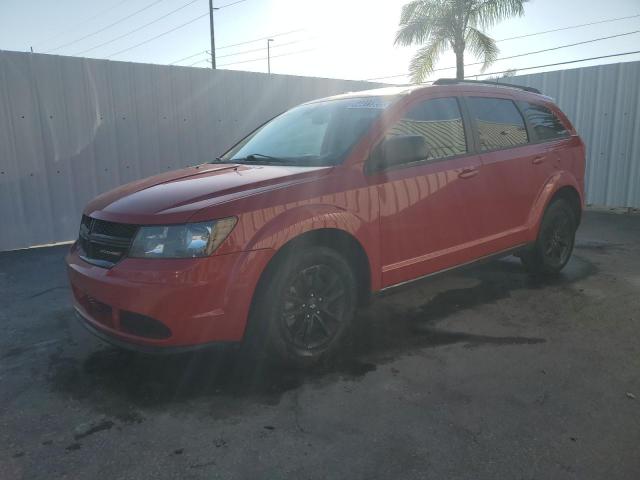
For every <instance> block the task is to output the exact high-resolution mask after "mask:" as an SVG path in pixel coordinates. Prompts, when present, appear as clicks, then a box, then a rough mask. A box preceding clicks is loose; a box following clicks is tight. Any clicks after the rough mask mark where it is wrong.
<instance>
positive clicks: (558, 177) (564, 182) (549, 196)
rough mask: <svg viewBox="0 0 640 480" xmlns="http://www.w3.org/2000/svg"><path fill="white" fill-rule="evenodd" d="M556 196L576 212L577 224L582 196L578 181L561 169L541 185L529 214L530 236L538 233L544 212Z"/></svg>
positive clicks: (580, 213)
mask: <svg viewBox="0 0 640 480" xmlns="http://www.w3.org/2000/svg"><path fill="white" fill-rule="evenodd" d="M558 198H563V199H565V200H567V201H568V202H569V203H570V205H571V208H572V209H573V211H574V213H575V214H576V222H577V224H578V225H579V224H580V220H581V219H582V205H583V197H582V193H581V189H580V185H579V183H578V181H577V180H576V179H575V177H574V176H573V175H571V174H570V173H569V172H566V171H562V172H558V173H556V174H555V175H553V176H552V177H551V178H550V179H549V181H547V183H546V184H545V185H544V187H542V190H541V192H540V194H539V195H538V199H537V200H536V202H535V204H534V206H533V208H532V209H531V212H530V216H529V226H530V232H531V237H532V238H535V237H536V236H537V234H538V228H539V227H540V223H541V222H542V217H543V216H544V212H545V211H546V210H547V208H548V206H549V205H551V202H553V201H554V200H556V199H558Z"/></svg>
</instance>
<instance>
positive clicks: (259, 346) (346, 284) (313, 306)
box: [245, 246, 357, 368]
mask: <svg viewBox="0 0 640 480" xmlns="http://www.w3.org/2000/svg"><path fill="white" fill-rule="evenodd" d="M265 275H266V278H264V279H263V280H262V281H261V282H260V285H259V290H258V292H257V293H256V295H257V296H256V299H255V301H254V304H253V307H252V310H251V315H250V319H249V328H248V331H247V335H246V338H245V344H246V347H247V348H249V349H250V350H251V352H249V353H250V354H251V355H252V356H254V357H255V356H256V354H258V356H261V357H263V358H264V357H266V358H264V359H270V360H276V361H277V362H279V363H285V364H287V365H290V366H295V367H302V368H306V367H311V366H313V365H316V364H318V363H320V362H322V361H324V360H326V359H328V358H330V357H331V356H332V355H333V354H334V353H335V351H336V350H337V349H338V348H339V346H340V344H341V342H342V340H343V339H344V337H345V336H346V335H347V332H348V331H349V329H350V327H351V325H352V324H353V318H354V316H355V312H356V306H357V283H356V277H355V274H354V272H353V270H352V268H351V266H350V265H349V263H348V262H347V261H346V260H345V259H344V258H343V257H342V256H341V255H340V254H338V253H337V252H335V251H334V250H332V249H330V248H326V247H321V246H310V247H303V248H299V249H291V250H290V251H289V252H287V253H286V254H284V256H283V257H281V258H277V259H275V260H274V264H273V265H271V266H270V267H269V270H268V271H267V272H266V274H265ZM260 354H262V355H260Z"/></svg>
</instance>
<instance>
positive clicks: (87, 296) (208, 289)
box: [66, 245, 272, 352]
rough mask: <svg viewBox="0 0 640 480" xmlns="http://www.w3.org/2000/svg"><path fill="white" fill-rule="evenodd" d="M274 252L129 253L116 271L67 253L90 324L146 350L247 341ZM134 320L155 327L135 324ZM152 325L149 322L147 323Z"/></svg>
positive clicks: (77, 300) (113, 339)
mask: <svg viewBox="0 0 640 480" xmlns="http://www.w3.org/2000/svg"><path fill="white" fill-rule="evenodd" d="M271 255H272V251H271V250H255V251H251V252H238V253H232V254H227V255H217V256H211V257H206V258H193V259H192V258H189V259H133V258H126V259H124V260H122V261H121V262H119V263H118V264H117V265H116V266H114V267H113V268H111V269H105V268H101V267H98V266H95V265H91V264H89V263H87V262H85V261H84V260H82V259H81V258H80V256H79V255H78V251H77V248H76V246H75V245H74V246H73V247H72V248H71V251H70V252H69V254H68V255H67V258H66V262H67V271H68V275H69V281H70V283H71V289H72V292H73V303H74V308H75V310H76V312H77V313H78V315H79V316H80V318H81V319H82V322H83V323H85V326H86V327H87V328H88V329H89V330H91V331H92V332H93V333H95V334H98V336H100V337H102V338H103V339H105V340H107V341H109V342H110V343H115V344H120V346H127V345H128V346H130V347H132V348H134V349H136V350H142V351H145V350H146V351H148V352H152V351H159V350H160V351H161V350H176V349H177V350H181V349H182V350H184V349H192V348H191V347H197V346H201V345H205V344H210V343H219V342H237V341H240V340H242V337H243V335H244V330H245V326H246V321H247V316H248V313H249V307H250V304H251V299H252V297H253V292H254V290H255V287H256V285H257V282H258V279H259V277H260V274H261V272H262V270H263V269H264V267H265V266H266V264H267V262H268V261H269V259H270V258H271ZM131 319H133V320H134V321H135V320H137V319H142V320H143V321H144V322H143V323H145V322H146V325H147V326H149V324H150V325H151V327H158V328H156V329H154V328H143V329H139V330H136V329H132V328H131V325H132V322H131ZM143 326H144V325H143Z"/></svg>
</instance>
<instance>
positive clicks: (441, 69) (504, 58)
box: [365, 30, 640, 81]
mask: <svg viewBox="0 0 640 480" xmlns="http://www.w3.org/2000/svg"><path fill="white" fill-rule="evenodd" d="M636 33H640V30H634V31H632V32H625V33H618V34H616V35H609V36H606V37H599V38H593V39H591V40H585V41H582V42H576V43H567V44H565V45H559V46H557V47H552V48H545V49H543V50H535V51H533V52H526V53H519V54H517V55H510V56H508V57H500V58H496V59H495V61H496V62H499V61H500V60H510V59H513V58H518V57H526V56H528V55H535V54H538V53H544V52H551V51H554V50H560V49H562V48H569V47H575V46H577V45H585V44H587V43H594V42H600V41H602V40H609V39H611V38H617V37H624V36H626V35H633V34H636ZM482 64H484V62H473V63H465V64H464V66H465V67H473V66H476V65H482ZM454 68H456V67H443V68H436V69H435V70H433V71H434V72H441V71H444V70H453V69H454ZM406 76H407V74H406V73H403V74H400V75H389V76H387V77H376V78H367V79H366V80H365V81H372V80H383V79H387V78H398V77H406Z"/></svg>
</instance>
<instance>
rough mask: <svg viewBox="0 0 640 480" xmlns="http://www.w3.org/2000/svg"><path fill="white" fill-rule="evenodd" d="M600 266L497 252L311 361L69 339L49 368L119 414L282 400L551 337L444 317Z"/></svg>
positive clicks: (359, 327)
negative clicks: (482, 329)
mask: <svg viewBox="0 0 640 480" xmlns="http://www.w3.org/2000/svg"><path fill="white" fill-rule="evenodd" d="M595 272H596V267H595V266H594V265H593V264H591V263H590V262H588V261H587V260H585V259H584V258H582V257H580V256H577V255H576V256H574V257H573V258H572V260H571V262H570V263H569V265H567V267H566V269H565V270H564V271H563V273H562V274H561V275H560V276H558V277H557V278H554V279H551V280H549V279H547V280H543V279H536V278H532V277H530V276H528V275H527V274H526V273H525V272H524V270H523V269H522V267H521V266H520V265H519V263H518V262H515V261H512V260H501V261H493V262H489V263H485V264H483V265H479V266H476V267H473V268H469V269H467V270H466V271H465V272H464V276H465V278H471V279H473V280H474V282H473V283H474V284H473V286H471V287H467V288H456V289H449V290H444V291H440V292H438V293H436V294H435V295H432V296H431V297H430V298H429V299H428V300H427V301H425V302H424V303H423V304H420V305H419V306H417V307H404V306H403V302H402V298H401V297H398V298H394V296H393V295H390V296H389V297H388V298H384V299H379V300H374V302H373V304H372V305H371V306H370V307H368V308H366V309H365V310H364V311H362V312H361V313H360V314H359V315H358V318H357V322H356V325H355V326H354V329H353V330H354V331H353V334H352V335H351V337H350V339H349V341H347V342H346V344H345V346H344V348H342V349H341V351H340V353H339V354H338V355H336V356H335V358H333V359H332V361H331V362H330V363H327V364H324V365H321V366H318V367H316V368H314V369H312V370H310V371H300V370H295V369H289V368H283V367H276V366H272V365H267V364H265V363H260V362H254V361H248V360H247V359H246V358H244V357H243V355H241V353H240V352H239V351H238V350H237V349H229V348H222V349H215V350H210V351H203V352H198V353H194V354H188V355H187V354H183V355H171V356H150V355H141V354H133V353H130V352H126V351H122V350H118V349H114V348H110V347H105V348H103V349H100V350H97V351H94V352H92V353H91V354H89V355H88V356H87V357H86V358H81V357H80V356H74V355H72V354H71V352H69V351H68V350H67V349H66V348H65V347H61V348H60V349H59V351H58V352H56V353H54V354H52V355H51V356H50V359H49V373H48V378H49V381H50V384H51V386H52V388H53V389H54V390H55V391H58V392H61V393H64V394H65V395H71V396H72V397H74V398H76V399H79V400H85V401H88V402H92V403H94V404H95V405H96V406H97V407H98V408H99V409H101V410H102V411H104V412H105V413H109V414H111V415H113V416H115V417H118V418H120V417H123V418H127V415H130V410H131V408H136V407H145V408H153V407H160V406H165V405H167V404H171V403H176V402H186V401H192V400H197V399H202V398H206V399H207V401H211V402H216V401H219V402H221V404H223V403H224V404H226V405H227V406H229V405H231V404H233V403H234V402H229V399H230V398H231V399H233V400H235V401H242V400H247V401H251V402H256V401H257V402H261V403H266V404H276V403H278V402H279V401H280V398H281V396H282V394H283V393H285V392H287V391H289V390H292V389H295V388H298V387H300V386H301V385H302V384H304V383H309V382H321V381H334V380H335V379H337V378H349V379H357V378H359V377H361V376H363V375H364V374H366V373H368V372H370V371H372V370H375V369H376V368H377V366H378V365H380V364H383V363H386V362H388V361H390V360H392V359H394V358H396V357H397V356H400V355H403V354H408V353H410V352H412V351H415V350H416V349H425V348H433V347H438V346H443V345H450V344H454V343H462V344H463V345H464V346H466V347H475V346H480V345H495V346H501V345H532V344H538V343H542V342H544V341H545V339H543V338H537V337H519V336H490V335H477V334H472V333H468V332H460V331H449V330H446V329H443V328H441V327H439V326H438V325H439V323H440V322H442V321H443V320H444V319H446V318H448V317H450V316H452V315H454V314H460V313H461V312H464V311H468V310H472V309H474V308H477V307H480V306H482V305H487V304H491V303H495V302H499V301H500V300H503V299H505V298H508V297H509V296H511V294H512V293H513V292H514V291H516V290H538V289H545V288H563V287H566V286H569V285H571V284H572V283H574V282H576V281H578V280H580V279H583V278H585V277H587V276H589V275H592V274H593V273H595ZM447 275H449V274H447ZM456 275H458V276H459V275H460V273H457V274H456ZM440 278H442V277H440ZM432 281H437V280H436V279H435V278H434V280H429V281H427V282H426V283H424V284H419V285H416V286H415V287H412V288H413V289H412V290H411V291H410V293H411V294H412V295H414V296H415V295H418V297H420V295H422V294H423V291H425V289H426V290H427V291H428V289H429V283H430V282H432ZM398 295H403V293H398ZM426 296H427V292H425V298H426ZM236 403H237V402H236ZM222 410H224V409H219V410H218V411H217V412H218V413H220V412H221V411H222ZM227 410H229V409H227ZM231 410H233V408H231Z"/></svg>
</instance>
